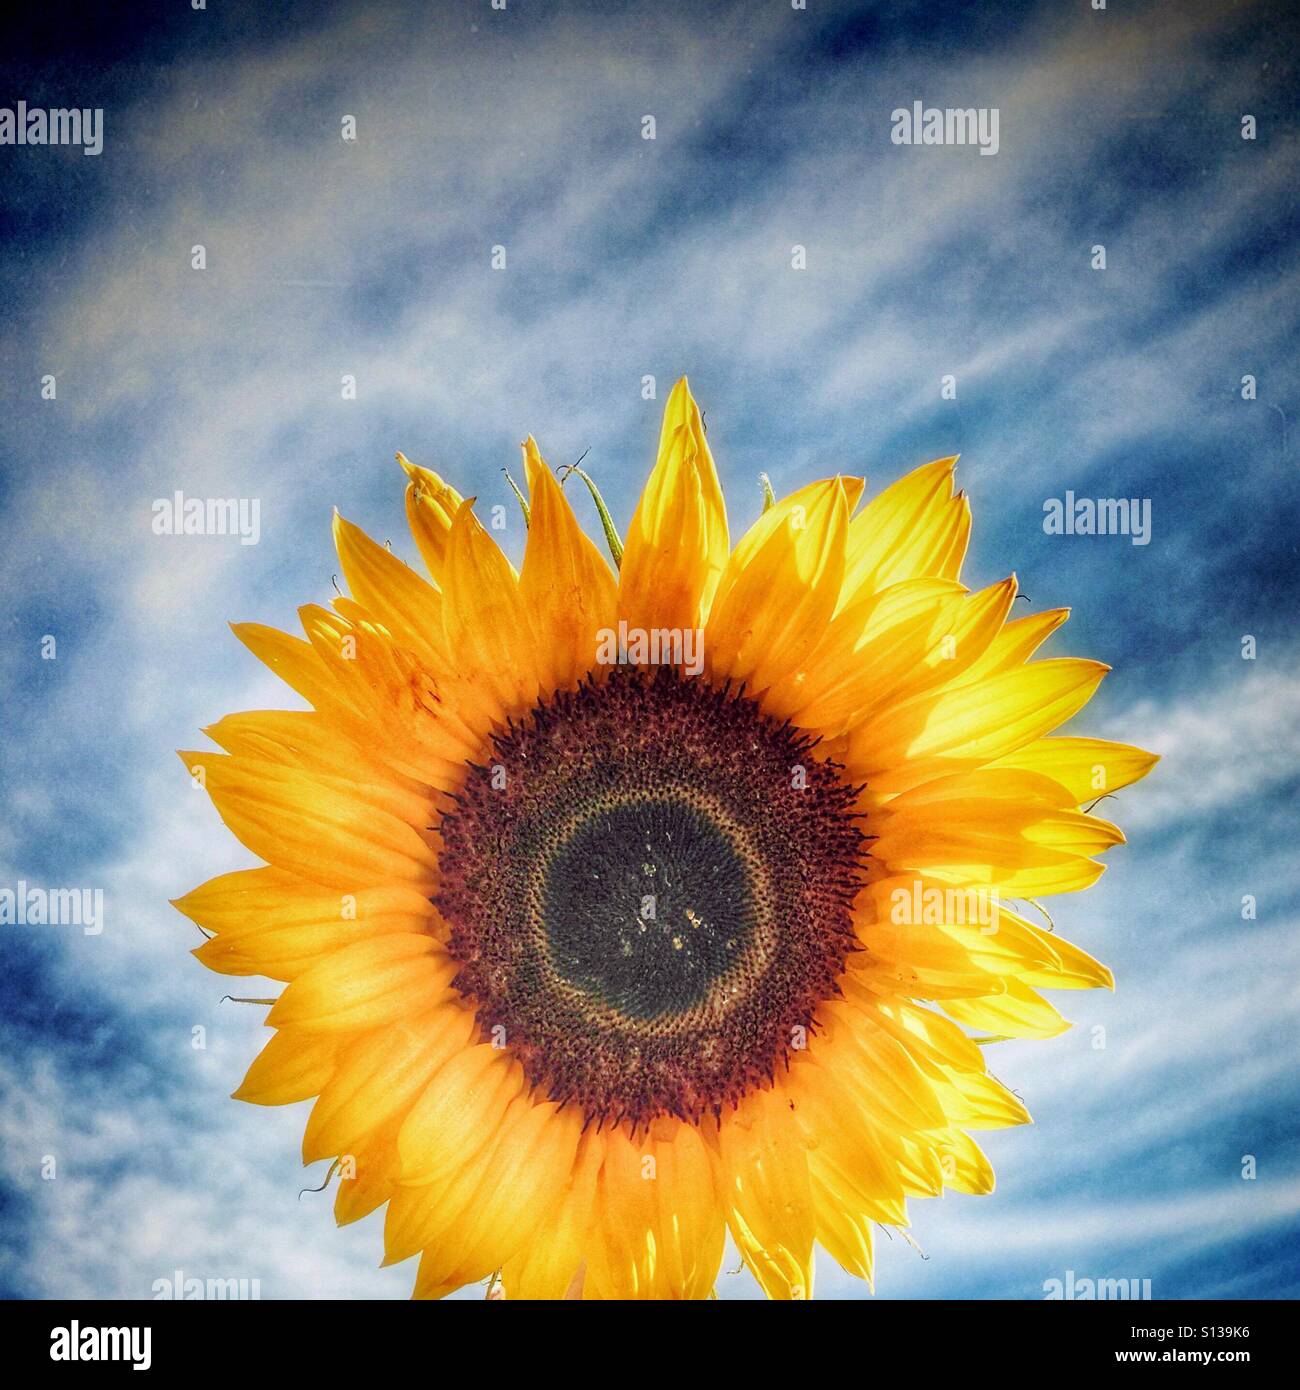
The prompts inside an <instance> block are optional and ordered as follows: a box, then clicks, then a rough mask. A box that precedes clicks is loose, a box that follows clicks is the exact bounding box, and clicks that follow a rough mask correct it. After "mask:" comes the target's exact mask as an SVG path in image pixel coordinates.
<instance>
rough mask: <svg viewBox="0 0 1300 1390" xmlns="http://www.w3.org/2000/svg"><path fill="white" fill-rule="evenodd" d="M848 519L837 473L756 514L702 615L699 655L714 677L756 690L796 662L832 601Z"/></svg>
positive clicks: (803, 656)
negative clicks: (705, 627)
mask: <svg viewBox="0 0 1300 1390" xmlns="http://www.w3.org/2000/svg"><path fill="white" fill-rule="evenodd" d="M848 524H849V508H848V499H847V496H846V494H845V491H844V486H843V483H842V482H841V480H840V479H839V478H831V479H829V480H828V481H826V482H821V483H813V484H811V485H810V486H808V487H805V488H801V489H800V490H799V491H798V492H796V493H794V494H793V495H792V496H790V497H787V498H785V499H784V501H782V502H779V503H778V504H777V505H776V506H774V507H772V508H770V509H769V510H768V511H766V512H764V513H763V515H762V516H761V517H759V519H758V520H757V521H756V522H755V523H754V525H753V526H752V527H751V528H750V529H749V531H748V532H747V533H746V534H745V536H744V537H743V539H742V540H741V541H740V544H739V545H737V547H736V549H735V553H734V554H733V555H732V557H731V560H730V562H729V563H728V565H727V568H726V570H725V571H724V572H723V575H722V580H721V582H720V584H719V586H718V592H717V597H716V598H715V600H714V603H713V607H712V610H711V611H710V614H709V625H708V630H707V632H706V634H705V652H706V655H707V658H708V662H709V667H710V670H711V671H712V673H713V674H714V676H715V678H718V677H720V678H724V679H725V678H728V677H729V678H730V679H732V680H736V681H743V682H745V683H747V684H748V685H749V687H750V688H751V689H752V690H754V691H762V690H766V689H767V688H768V686H770V685H771V684H772V683H773V682H774V681H776V680H779V679H780V678H781V677H782V676H784V675H786V674H788V673H789V672H791V671H794V670H798V669H799V668H800V667H801V666H802V665H803V663H804V662H805V661H806V659H807V657H808V655H809V653H810V652H811V651H812V649H813V648H814V647H815V646H816V645H817V642H818V641H819V640H820V638H821V636H822V634H823V632H824V631H825V628H826V624H827V623H828V622H829V620H830V616H831V614H832V612H834V610H835V605H836V603H837V602H838V601H839V595H840V585H841V582H842V580H843V577H844V541H845V537H846V535H847V533H848Z"/></svg>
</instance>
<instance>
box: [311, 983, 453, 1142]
mask: <svg viewBox="0 0 1300 1390" xmlns="http://www.w3.org/2000/svg"><path fill="white" fill-rule="evenodd" d="M473 1031H474V1015H473V1012H472V1011H471V1010H469V1009H467V1008H466V1007H465V1006H464V1005H463V1004H461V1003H459V1002H451V1001H448V1002H447V1003H445V1004H442V1005H440V1006H439V1007H438V1008H436V1009H432V1010H430V1011H429V1012H427V1013H422V1014H411V1015H410V1016H409V1017H407V1018H404V1019H402V1020H401V1021H400V1022H399V1023H398V1024H397V1025H396V1026H394V1027H391V1028H382V1029H380V1030H379V1031H378V1032H376V1033H371V1034H369V1035H368V1036H366V1037H365V1038H362V1039H359V1040H358V1041H357V1042H355V1043H354V1044H352V1045H351V1046H350V1047H349V1048H348V1049H347V1050H346V1052H345V1053H344V1055H343V1057H342V1059H341V1061H340V1065H339V1066H338V1068H337V1069H336V1071H335V1073H334V1075H333V1076H332V1077H331V1078H330V1081H329V1084H328V1085H327V1086H326V1087H325V1089H324V1090H323V1091H322V1092H321V1095H320V1099H319V1100H318V1101H317V1102H316V1104H315V1105H314V1106H313V1107H312V1112H311V1116H310V1118H309V1119H308V1121H307V1129H306V1132H305V1133H304V1135H303V1141H302V1159H303V1162H304V1163H315V1162H316V1160H317V1159H321V1158H329V1157H332V1156H333V1155H335V1154H342V1153H345V1152H347V1150H348V1149H349V1147H350V1146H351V1145H352V1144H354V1143H355V1142H356V1141H357V1140H358V1139H361V1138H364V1137H365V1135H367V1134H368V1133H370V1131H372V1130H373V1129H374V1128H375V1127H376V1126H378V1125H380V1124H383V1123H384V1121H385V1120H389V1119H392V1118H393V1117H394V1116H396V1115H397V1114H398V1113H399V1112H402V1113H405V1112H406V1111H408V1110H409V1109H410V1106H411V1103H412V1102H413V1101H414V1099H415V1096H416V1094H417V1092H419V1091H421V1090H422V1089H423V1088H424V1086H425V1085H426V1084H427V1083H428V1080H429V1077H430V1075H431V1074H432V1072H433V1071H434V1070H435V1068H436V1067H437V1066H438V1065H439V1064H440V1063H442V1062H444V1061H446V1060H447V1059H448V1058H449V1057H450V1056H451V1055H453V1054H454V1053H455V1052H458V1051H460V1050H461V1049H462V1048H464V1047H465V1046H466V1044H467V1043H468V1042H469V1039H470V1036H471V1034H472V1033H473Z"/></svg>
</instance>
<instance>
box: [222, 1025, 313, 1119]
mask: <svg viewBox="0 0 1300 1390" xmlns="http://www.w3.org/2000/svg"><path fill="white" fill-rule="evenodd" d="M338 1046H339V1042H338V1039H337V1038H333V1037H322V1036H320V1035H319V1034H312V1033H307V1032H304V1031H302V1030H301V1029H298V1028H281V1029H280V1031H279V1032H278V1033H276V1034H274V1035H273V1036H272V1038H271V1040H270V1042H268V1043H267V1044H266V1046H265V1047H263V1048H262V1050H261V1052H259V1053H258V1054H257V1056H256V1057H255V1058H254V1060H253V1065H252V1066H251V1067H249V1069H248V1074H247V1075H246V1076H245V1077H244V1079H243V1081H242V1082H241V1083H240V1087H239V1089H238V1090H237V1091H236V1092H235V1093H234V1099H235V1100H246V1101H248V1102H249V1103H250V1104H252V1105H293V1104H295V1103H296V1102H298V1101H300V1100H306V1099H307V1098H308V1097H309V1096H315V1095H319V1094H320V1093H321V1091H323V1090H324V1089H325V1087H326V1086H327V1085H328V1084H329V1079H330V1077H331V1076H333V1075H334V1069H335V1067H336V1066H337V1065H338Z"/></svg>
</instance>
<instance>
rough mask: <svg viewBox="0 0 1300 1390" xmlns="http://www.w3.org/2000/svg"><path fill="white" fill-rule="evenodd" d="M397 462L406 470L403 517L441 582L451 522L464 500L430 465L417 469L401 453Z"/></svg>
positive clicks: (428, 563)
mask: <svg viewBox="0 0 1300 1390" xmlns="http://www.w3.org/2000/svg"><path fill="white" fill-rule="evenodd" d="M397 461H398V463H400V464H401V465H402V467H403V468H404V469H405V470H406V476H407V477H408V478H409V479H410V482H409V483H408V484H407V487H406V520H407V523H408V524H409V526H410V528H411V535H412V536H413V537H414V538H415V544H416V545H417V547H418V548H419V551H420V554H421V556H422V557H423V558H424V563H425V564H426V565H427V566H428V569H429V574H430V575H431V576H432V578H433V581H434V583H435V584H437V583H440V582H441V577H442V570H443V564H444V562H445V560H446V557H447V538H448V536H449V535H450V533H451V523H452V520H453V518H454V517H455V515H456V513H457V511H458V510H459V509H460V504H461V502H462V501H463V500H464V499H463V498H462V497H461V495H460V493H459V492H457V491H456V489H455V488H454V487H452V486H451V485H450V484H448V483H446V482H444V481H443V480H442V479H441V478H440V477H439V476H438V475H437V474H436V473H435V472H434V471H433V470H432V469H431V468H421V467H419V466H418V465H417V464H414V463H412V462H411V461H410V460H409V459H408V458H406V456H405V455H403V454H398V456H397Z"/></svg>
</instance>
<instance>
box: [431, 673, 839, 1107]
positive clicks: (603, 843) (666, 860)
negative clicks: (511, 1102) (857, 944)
mask: <svg viewBox="0 0 1300 1390" xmlns="http://www.w3.org/2000/svg"><path fill="white" fill-rule="evenodd" d="M601 674H602V677H603V678H598V679H595V680H592V681H589V682H587V683H584V684H583V685H582V686H581V687H580V688H579V689H578V690H577V691H576V692H561V693H560V694H557V695H556V696H555V697H554V698H552V699H551V700H549V701H547V702H546V703H544V704H541V705H539V706H537V707H536V708H535V709H533V710H532V711H531V712H530V713H529V714H528V715H527V716H526V717H525V718H524V719H523V720H522V721H520V722H518V723H512V724H511V725H510V727H509V728H508V729H506V730H505V731H504V732H500V733H498V734H497V735H496V736H495V738H494V739H493V741H492V754H491V758H490V761H489V762H488V764H487V765H486V766H483V767H479V766H477V765H473V766H471V767H470V768H469V769H468V772H467V776H466V780H465V785H464V787H463V789H462V790H461V792H460V793H459V796H458V798H457V806H456V809H455V810H454V811H453V812H451V813H449V814H448V815H446V816H444V817H443V820H442V823H441V826H440V830H441V835H442V844H443V847H442V854H441V863H440V869H441V888H440V890H439V892H438V895H437V896H436V898H435V899H434V901H435V903H436V905H437V907H438V908H439V910H440V911H441V913H442V915H443V917H444V918H445V920H446V922H447V923H448V926H449V928H450V938H449V945H450V949H451V952H452V954H453V955H454V956H455V958H456V959H457V960H458V961H459V962H460V967H461V968H460V971H459V973H458V974H457V976H456V979H455V985H456V988H457V989H458V990H460V992H461V993H462V994H463V995H464V996H465V997H466V998H467V999H469V1000H471V1001H472V1002H473V1004H474V1005H475V1008H476V1011H477V1014H478V1019H479V1023H480V1026H481V1027H482V1029H483V1030H484V1035H485V1036H486V1037H487V1038H489V1039H490V1040H492V1041H494V1042H496V1043H498V1045H503V1046H506V1047H508V1048H510V1049H511V1050H512V1051H513V1052H514V1053H515V1055H516V1056H518V1057H519V1059H520V1061H521V1062H522V1064H523V1067H524V1070H525V1073H526V1074H527V1076H528V1078H529V1080H530V1081H531V1082H532V1083H533V1085H534V1086H535V1087H537V1088H538V1089H539V1090H540V1091H541V1092H543V1093H545V1094H546V1095H547V1096H549V1097H550V1098H552V1099H554V1100H556V1101H559V1102H561V1103H572V1104H576V1105H578V1106H580V1107H581V1108H582V1110H583V1111H584V1113H585V1115H586V1116H587V1118H588V1119H589V1120H594V1121H596V1122H597V1123H606V1122H608V1123H615V1122H617V1121H619V1120H622V1119H631V1120H632V1121H633V1122H634V1123H637V1124H640V1123H644V1122H648V1121H649V1120H651V1119H653V1118H654V1117H655V1116H657V1115H667V1114H673V1115H678V1116H680V1117H681V1118H683V1119H690V1120H694V1119H698V1118H699V1117H700V1116H701V1115H702V1114H704V1113H705V1112H707V1111H713V1112H715V1113H719V1112H720V1111H721V1109H722V1107H723V1106H724V1105H727V1104H734V1103H735V1102H737V1101H738V1100H739V1099H740V1098H741V1096H743V1095H744V1094H745V1092H746V1091H748V1090H749V1089H751V1088H752V1087H755V1086H758V1085H761V1084H763V1083H765V1082H766V1081H768V1080H770V1079H771V1078H772V1077H773V1076H774V1075H775V1073H776V1070H777V1068H778V1067H779V1066H780V1065H781V1064H782V1063H783V1062H784V1061H785V1059H786V1058H787V1056H788V1055H789V1053H790V1052H791V1050H793V1049H797V1048H799V1047H801V1046H803V1045H804V1043H805V1041H806V1039H807V1036H808V1033H809V1032H810V1031H811V1030H812V1029H813V1027H814V1025H815V1014H816V1010H817V1008H818V1006H819V1005H820V1004H821V1003H822V1002H823V1001H824V1000H826V999H829V998H831V997H832V996H833V995H834V994H835V993H836V992H837V984H836V981H837V979H838V977H839V974H840V972H841V970H842V968H843V965H844V960H845V957H846V955H847V953H848V952H849V950H851V949H852V946H853V929H852V916H851V909H852V904H853V899H854V896H855V895H856V892H857V889H858V887H859V885H860V883H861V861H862V853H863V837H862V835H861V832H860V831H859V829H858V827H857V823H856V818H855V816H854V814H853V803H854V800H855V791H854V789H853V788H851V787H849V786H848V785H847V784H846V783H845V782H844V781H843V780H842V779H841V778H840V776H839V770H838V768H837V767H836V766H835V765H834V764H831V763H829V762H826V761H824V760H822V759H818V758H816V757H815V756H813V745H812V743H811V741H810V740H808V739H807V738H806V737H804V736H803V735H801V734H799V733H798V732H797V731H795V730H793V729H791V728H790V727H789V726H783V725H779V724H777V723H776V722H775V721H773V720H771V719H769V718H767V717H766V716H764V715H763V714H762V713H761V712H760V711H759V709H758V706H757V705H756V704H754V702H753V701H751V700H747V699H745V698H743V697H741V696H738V695H734V694H731V693H729V692H727V691H723V690H719V689H717V688H716V687H713V686H711V685H709V684H708V683H707V682H706V681H705V680H703V679H702V678H693V679H692V678H684V677H682V676H680V675H679V674H677V673H676V672H675V671H674V670H673V669H671V668H659V669H658V670H656V671H654V672H644V671H638V670H636V669H635V668H629V667H615V668H612V669H611V670H610V671H609V672H608V673H604V672H602V673H601Z"/></svg>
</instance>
